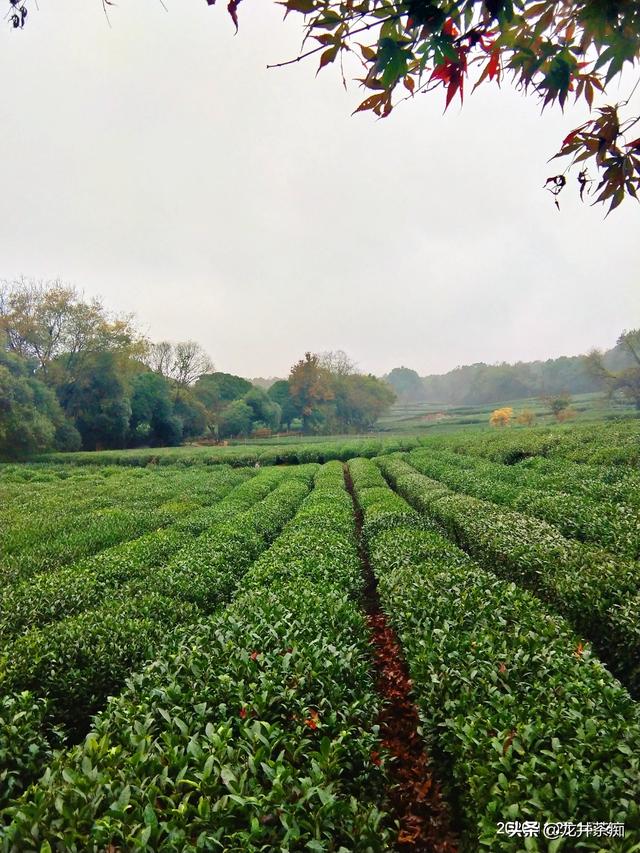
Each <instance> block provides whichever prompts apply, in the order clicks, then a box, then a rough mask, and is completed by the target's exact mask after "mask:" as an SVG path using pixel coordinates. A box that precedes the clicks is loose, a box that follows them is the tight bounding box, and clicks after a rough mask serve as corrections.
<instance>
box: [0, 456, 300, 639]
mask: <svg viewBox="0 0 640 853" xmlns="http://www.w3.org/2000/svg"><path fill="white" fill-rule="evenodd" d="M233 473H234V474H237V473H238V472H233ZM312 474H313V470H311V471H310V470H308V469H307V468H306V467H304V468H303V467H301V468H299V469H295V471H294V472H291V473H289V472H285V471H283V470H282V469H275V468H274V469H269V470H265V471H261V472H260V473H259V475H258V476H256V477H253V478H252V479H249V480H246V478H245V477H244V476H240V477H238V479H239V480H240V485H238V486H236V487H235V489H233V490H231V491H229V490H230V489H231V482H232V480H231V481H228V482H227V483H226V485H225V490H224V493H223V494H222V495H220V498H221V500H219V502H218V503H216V504H214V505H213V506H207V507H202V508H200V509H199V510H197V511H196V512H193V513H189V514H188V515H186V516H185V517H183V518H181V519H180V520H179V521H178V522H176V523H175V524H174V525H172V526H171V527H168V528H165V529H163V530H157V531H154V532H153V533H149V534H147V535H145V536H142V537H140V538H138V539H134V540H132V541H129V542H125V543H123V544H121V545H118V546H115V547H113V548H109V549H106V550H104V551H101V552H100V553H99V554H97V555H95V556H93V557H91V558H88V559H85V560H83V561H82V562H80V563H77V564H75V565H72V566H65V567H63V568H61V569H58V570H57V571H55V572H43V573H42V574H40V575H37V576H36V577H34V578H31V579H28V580H26V581H23V582H22V583H20V584H17V585H16V586H14V587H13V588H10V589H9V590H7V592H6V593H5V595H4V597H3V600H2V604H1V606H0V638H2V639H3V640H6V639H8V638H12V637H15V636H16V635H17V634H18V633H20V632H21V631H23V630H24V629H25V628H31V627H42V626H44V625H46V624H48V623H49V622H53V621H55V620H57V619H62V618H64V617H67V616H72V615H74V614H76V613H80V612H82V611H83V610H87V609H88V608H90V607H92V606H97V605H98V604H99V603H100V602H101V601H102V600H103V598H104V597H105V596H108V597H110V596H112V595H113V594H114V592H115V591H116V590H118V589H119V588H121V587H123V586H124V585H125V584H127V583H132V582H135V583H136V584H137V585H138V586H139V587H140V588H141V589H142V590H144V587H145V585H146V584H148V583H149V582H152V583H154V585H155V579H156V569H157V567H158V566H161V565H163V564H166V563H167V562H169V560H171V558H172V557H173V556H174V555H175V554H177V553H178V552H179V551H181V549H185V548H187V546H189V545H190V544H192V538H193V537H194V536H199V535H200V534H201V533H203V532H204V531H205V530H207V529H208V528H211V527H212V526H214V525H216V524H220V523H221V522H228V521H231V520H233V519H234V518H235V517H236V516H238V515H239V514H240V513H242V512H245V511H246V510H248V509H250V508H251V507H252V506H254V505H255V504H256V503H257V502H258V501H261V500H263V499H264V498H265V497H266V496H267V495H268V494H269V493H270V492H271V491H272V490H273V489H274V488H275V487H276V486H277V485H278V484H279V483H281V482H282V481H283V480H284V479H285V478H287V477H293V476H294V475H295V476H296V478H301V479H306V480H309V478H310V477H311V476H312ZM225 494H226V496H224V495H225ZM265 509H267V510H268V507H266V508H265ZM253 521H254V523H257V522H255V519H254V520H253ZM249 526H251V525H249ZM203 543H204V544H205V549H206V548H207V547H208V546H207V544H206V540H203ZM155 588H156V590H157V589H158V587H157V586H155ZM124 592H125V594H129V593H130V591H129V590H128V589H127V590H125V591H124Z"/></svg>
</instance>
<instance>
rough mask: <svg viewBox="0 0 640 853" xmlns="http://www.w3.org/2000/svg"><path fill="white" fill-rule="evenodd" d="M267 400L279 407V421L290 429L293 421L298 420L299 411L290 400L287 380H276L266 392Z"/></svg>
mask: <svg viewBox="0 0 640 853" xmlns="http://www.w3.org/2000/svg"><path fill="white" fill-rule="evenodd" d="M267 394H268V395H269V398H270V399H271V400H273V402H274V403H277V404H278V405H279V406H280V413H281V414H280V419H281V421H282V423H283V424H285V425H286V426H288V427H289V428H291V424H292V422H293V421H294V420H296V419H297V418H299V416H300V411H299V409H298V407H297V406H296V405H295V403H294V401H293V400H292V398H291V394H290V391H289V382H288V380H287V379H278V381H277V382H274V383H273V385H272V386H271V387H270V388H269V390H268V391H267Z"/></svg>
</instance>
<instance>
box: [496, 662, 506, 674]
mask: <svg viewBox="0 0 640 853" xmlns="http://www.w3.org/2000/svg"><path fill="white" fill-rule="evenodd" d="M506 671H507V667H506V666H505V665H504V664H503V663H501V664H500V666H499V667H498V672H506Z"/></svg>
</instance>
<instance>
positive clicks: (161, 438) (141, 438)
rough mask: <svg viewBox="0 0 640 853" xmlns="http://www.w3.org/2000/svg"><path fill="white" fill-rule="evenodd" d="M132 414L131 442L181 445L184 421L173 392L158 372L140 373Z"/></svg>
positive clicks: (133, 385) (132, 390)
mask: <svg viewBox="0 0 640 853" xmlns="http://www.w3.org/2000/svg"><path fill="white" fill-rule="evenodd" d="M130 394H131V417H130V419H129V430H128V438H127V443H128V444H129V445H132V446H134V447H136V446H139V445H141V444H142V445H151V446H152V447H163V446H172V445H176V444H180V442H181V440H182V421H181V420H180V418H179V417H178V416H177V415H176V414H175V413H174V406H173V394H172V391H171V386H170V385H169V383H168V382H167V380H166V379H165V378H164V377H163V376H160V375H159V374H157V373H140V374H138V375H137V376H135V377H134V378H133V380H132V382H131V388H130Z"/></svg>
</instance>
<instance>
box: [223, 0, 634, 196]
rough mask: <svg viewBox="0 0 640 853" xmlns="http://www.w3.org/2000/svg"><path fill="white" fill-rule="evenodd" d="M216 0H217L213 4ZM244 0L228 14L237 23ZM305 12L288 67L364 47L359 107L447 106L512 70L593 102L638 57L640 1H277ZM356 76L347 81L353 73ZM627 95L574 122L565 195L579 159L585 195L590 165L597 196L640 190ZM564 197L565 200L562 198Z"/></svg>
mask: <svg viewBox="0 0 640 853" xmlns="http://www.w3.org/2000/svg"><path fill="white" fill-rule="evenodd" d="M215 2H216V0H207V3H208V4H209V5H214V4H215ZM239 2H240V0H230V2H229V3H228V6H227V8H228V11H229V13H230V15H231V17H232V19H233V21H234V24H235V25H236V28H237V26H238V5H239ZM276 2H278V4H279V5H281V6H283V7H284V9H285V16H286V15H288V14H289V13H296V14H299V15H302V16H303V18H304V30H305V38H304V42H303V48H302V52H301V53H300V55H299V56H297V57H295V58H294V59H292V60H289V62H284V63H279V65H286V64H290V63H292V62H298V61H300V60H302V59H305V58H307V57H310V56H314V55H316V54H318V55H319V67H318V70H320V69H322V68H324V67H325V66H328V65H330V64H331V63H333V62H336V61H339V63H340V66H341V71H342V78H343V81H345V70H344V61H343V60H344V57H345V55H346V54H352V55H354V56H355V57H356V58H357V60H358V61H359V63H360V65H361V68H362V72H361V76H359V77H357V80H358V82H359V83H360V84H361V85H362V87H363V88H364V89H365V90H366V93H367V94H366V97H365V98H364V100H363V101H362V102H361V103H360V105H359V106H358V107H357V108H356V110H355V112H363V111H372V112H373V113H375V114H376V115H377V116H379V117H380V118H385V117H387V116H388V115H389V114H390V113H391V111H392V109H393V108H394V106H395V104H397V103H398V101H399V100H407V99H408V98H413V97H415V96H416V95H418V94H420V93H425V92H430V91H432V90H434V89H437V90H440V91H443V93H444V96H445V110H446V109H447V108H448V107H449V105H450V104H451V102H452V101H453V100H454V98H456V97H457V96H459V97H460V101H461V102H462V100H463V98H464V90H465V86H468V85H469V83H470V82H473V83H474V86H473V88H474V89H475V88H476V87H477V86H479V85H480V84H482V83H484V82H485V81H487V82H495V83H496V84H497V85H500V84H501V82H502V81H503V79H504V78H505V77H507V76H509V77H510V79H511V81H512V82H513V84H514V85H515V86H516V87H517V88H518V89H520V90H522V91H524V92H525V93H529V92H531V93H535V95H536V96H537V97H538V98H539V99H540V100H541V102H542V105H543V108H544V107H546V106H548V105H550V104H555V103H557V104H559V105H560V107H564V105H565V103H566V102H567V99H568V98H569V96H570V95H573V96H574V97H575V99H576V100H578V99H583V100H584V101H585V102H586V104H587V105H588V106H589V109H590V110H591V109H592V107H593V104H594V98H595V97H596V96H597V95H600V94H602V93H604V92H605V90H606V87H607V85H608V84H609V83H611V81H612V80H613V79H614V78H615V77H616V76H617V75H619V74H620V72H621V71H622V70H623V69H624V68H625V67H627V66H631V67H633V68H635V66H636V64H637V62H638V58H639V57H640V2H639V0H543V2H537V0H483V2H480V3H478V2H477V0H276ZM345 85H346V81H345ZM627 103H628V100H627V101H624V102H622V103H621V104H609V105H603V106H599V107H597V109H595V114H593V115H594V117H593V118H591V119H590V120H589V121H587V122H585V123H584V124H583V125H581V126H580V127H578V128H576V129H574V130H572V131H571V132H570V133H569V134H568V135H567V137H566V138H565V139H564V141H563V143H562V147H561V150H560V151H559V153H558V154H557V155H556V156H558V157H571V161H570V165H569V166H568V167H567V169H565V172H564V173H562V174H560V175H554V176H552V177H551V178H549V180H548V181H547V188H548V189H549V190H550V191H551V192H552V193H553V194H554V195H555V196H557V195H558V194H559V193H560V192H561V191H562V189H563V188H564V187H565V186H566V183H567V178H566V173H567V171H568V169H569V168H570V167H571V166H573V165H577V166H579V172H578V175H577V178H578V186H579V192H580V197H581V198H584V196H585V193H587V194H588V193H589V192H590V190H591V183H592V180H593V179H591V178H590V176H589V173H588V171H587V168H586V166H589V165H590V166H594V167H595V169H596V171H597V172H598V175H599V182H598V184H597V187H596V189H595V202H594V203H608V204H609V211H611V210H613V209H614V208H615V207H617V206H618V205H619V204H620V203H621V202H622V201H623V199H624V198H625V196H627V195H630V196H632V197H634V198H637V192H638V190H639V189H640V137H638V138H637V139H630V138H628V136H627V134H628V132H629V131H630V130H631V129H632V127H634V125H635V124H636V123H637V122H638V121H640V116H629V117H623V116H621V113H620V110H621V109H623V108H624V107H625V106H627ZM556 204H557V198H556Z"/></svg>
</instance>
